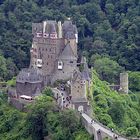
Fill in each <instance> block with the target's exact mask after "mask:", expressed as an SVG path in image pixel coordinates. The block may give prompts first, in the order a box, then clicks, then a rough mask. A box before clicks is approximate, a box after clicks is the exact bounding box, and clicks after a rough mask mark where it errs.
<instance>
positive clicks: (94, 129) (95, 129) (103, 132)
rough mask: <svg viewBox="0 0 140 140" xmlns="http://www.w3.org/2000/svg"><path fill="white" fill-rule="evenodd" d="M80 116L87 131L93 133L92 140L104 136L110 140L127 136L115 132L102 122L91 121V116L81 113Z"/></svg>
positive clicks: (101, 138) (119, 139) (99, 139)
mask: <svg viewBox="0 0 140 140" xmlns="http://www.w3.org/2000/svg"><path fill="white" fill-rule="evenodd" d="M81 116H82V118H83V123H84V126H85V128H86V130H87V131H88V133H90V134H91V135H94V140H103V139H104V138H109V139H112V140H115V139H116V140H128V139H127V138H124V137H122V136H119V135H118V134H115V133H114V132H112V131H111V130H110V129H107V128H105V127H104V126H103V125H102V124H100V123H98V122H96V121H93V122H92V118H90V117H89V116H88V115H87V114H85V113H81ZM91 122H92V123H91Z"/></svg>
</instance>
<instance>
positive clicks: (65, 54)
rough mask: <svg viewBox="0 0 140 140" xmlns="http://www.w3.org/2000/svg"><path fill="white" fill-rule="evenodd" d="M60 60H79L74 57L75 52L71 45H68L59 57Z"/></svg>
mask: <svg viewBox="0 0 140 140" xmlns="http://www.w3.org/2000/svg"><path fill="white" fill-rule="evenodd" d="M59 58H60V59H69V60H77V58H76V56H75V55H74V52H73V50H72V48H71V46H70V43H68V44H67V45H66V47H65V48H64V50H63V51H62V53H61V54H60V56H59Z"/></svg>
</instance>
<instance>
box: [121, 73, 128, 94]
mask: <svg viewBox="0 0 140 140" xmlns="http://www.w3.org/2000/svg"><path fill="white" fill-rule="evenodd" d="M120 91H121V92H123V93H128V73H127V72H124V73H120Z"/></svg>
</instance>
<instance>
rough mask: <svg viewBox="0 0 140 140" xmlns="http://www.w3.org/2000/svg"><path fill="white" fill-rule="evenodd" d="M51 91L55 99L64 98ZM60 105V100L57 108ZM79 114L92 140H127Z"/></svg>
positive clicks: (83, 114) (87, 116)
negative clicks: (92, 136)
mask: <svg viewBox="0 0 140 140" xmlns="http://www.w3.org/2000/svg"><path fill="white" fill-rule="evenodd" d="M52 91H53V93H54V97H55V98H56V97H57V94H58V95H59V96H61V97H62V98H63V97H65V92H64V91H61V90H59V89H57V88H52ZM62 93H63V96H62V95H61V94H62ZM61 103H62V100H61V98H60V100H59V106H61V105H64V104H61ZM61 107H62V106H61ZM80 114H81V117H82V121H83V124H84V127H85V128H86V130H87V131H88V133H89V134H91V135H94V140H103V139H104V138H109V139H111V140H129V139H128V138H125V137H123V136H120V135H118V134H116V133H115V132H112V131H111V129H109V128H107V127H105V126H103V125H102V124H101V123H99V122H97V121H96V120H93V119H92V118H91V117H90V116H89V115H87V114H86V113H83V112H82V113H80ZM131 140H140V139H131Z"/></svg>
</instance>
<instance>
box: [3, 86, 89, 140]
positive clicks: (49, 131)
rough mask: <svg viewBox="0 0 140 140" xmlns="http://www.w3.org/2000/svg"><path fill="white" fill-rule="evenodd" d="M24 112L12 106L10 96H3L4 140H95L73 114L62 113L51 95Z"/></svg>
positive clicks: (72, 112) (37, 100)
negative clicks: (8, 98) (8, 100)
mask: <svg viewBox="0 0 140 140" xmlns="http://www.w3.org/2000/svg"><path fill="white" fill-rule="evenodd" d="M50 92H51V91H50V90H48V89H47V90H45V91H44V92H43V95H42V96H40V97H39V98H38V99H36V102H35V103H34V104H32V105H29V106H28V110H30V111H28V112H26V113H25V112H24V113H23V112H20V111H18V110H16V109H14V108H12V107H11V106H9V105H8V103H7V99H6V96H5V95H4V94H0V140H43V139H44V137H47V139H52V140H81V139H82V140H92V138H91V136H90V135H89V134H88V133H87V132H86V130H85V129H84V127H83V126H82V124H81V121H80V118H79V117H76V113H75V112H74V111H72V110H64V111H59V109H58V108H57V106H56V103H55V101H54V100H53V99H52V98H51V97H50V96H47V94H52V93H50Z"/></svg>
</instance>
